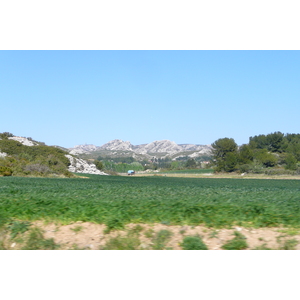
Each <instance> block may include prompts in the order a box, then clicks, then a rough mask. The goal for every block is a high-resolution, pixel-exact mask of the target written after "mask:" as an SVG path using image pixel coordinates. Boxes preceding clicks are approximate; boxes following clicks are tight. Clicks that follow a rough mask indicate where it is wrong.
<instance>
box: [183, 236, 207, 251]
mask: <svg viewBox="0 0 300 300" xmlns="http://www.w3.org/2000/svg"><path fill="white" fill-rule="evenodd" d="M181 247H182V248H183V250H208V248H207V246H206V245H205V244H204V242H203V241H202V239H201V237H200V236H198V235H195V236H186V237H185V238H184V239H183V241H182V243H181Z"/></svg>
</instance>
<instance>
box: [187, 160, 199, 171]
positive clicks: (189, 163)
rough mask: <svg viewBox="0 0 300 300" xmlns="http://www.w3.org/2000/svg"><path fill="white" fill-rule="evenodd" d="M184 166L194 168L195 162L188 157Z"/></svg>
mask: <svg viewBox="0 0 300 300" xmlns="http://www.w3.org/2000/svg"><path fill="white" fill-rule="evenodd" d="M185 167H186V168H189V169H195V168H196V167H197V163H196V161H195V160H194V159H193V158H190V159H188V161H187V162H186V164H185Z"/></svg>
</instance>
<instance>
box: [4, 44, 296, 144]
mask: <svg viewBox="0 0 300 300" xmlns="http://www.w3.org/2000/svg"><path fill="white" fill-rule="evenodd" d="M0 66H1V68H0V90H1V111H2V113H1V119H0V125H1V126H0V128H1V129H0V132H6V131H7V132H11V133H13V134H14V135H17V136H24V137H32V138H33V139H34V140H38V141H42V142H45V143H46V144H47V145H60V146H63V147H67V148H70V147H73V146H75V145H79V144H94V145H97V146H101V145H103V144H104V143H107V142H108V141H111V140H114V139H121V140H124V141H130V142H131V143H132V144H134V145H138V144H143V143H150V142H152V141H155V140H164V139H168V140H171V141H174V142H176V143H178V144H185V143H191V144H211V143H213V142H214V141H215V140H217V139H219V138H224V137H229V138H233V139H234V140H235V141H236V142H237V143H238V144H239V145H240V144H243V143H247V142H248V141H249V137H250V136H254V135H258V134H268V133H271V132H275V131H281V132H283V133H299V132H300V131H299V121H298V120H299V111H300V85H299V82H300V52H299V51H204V50H199V51H180V50H179V51H175V50H173V51H167V50H166V51H154V50H150V51H139V50H137V51H120V50H118V51H105V50H99V51H0Z"/></svg>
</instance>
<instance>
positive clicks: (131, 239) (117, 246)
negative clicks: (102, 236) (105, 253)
mask: <svg viewBox="0 0 300 300" xmlns="http://www.w3.org/2000/svg"><path fill="white" fill-rule="evenodd" d="M139 245H140V240H139V239H138V237H137V236H135V235H134V236H129V235H128V234H127V236H124V237H122V236H120V235H118V236H116V237H114V238H111V239H110V240H109V241H108V242H107V243H106V244H105V246H104V247H102V248H100V250H137V249H138V247H139Z"/></svg>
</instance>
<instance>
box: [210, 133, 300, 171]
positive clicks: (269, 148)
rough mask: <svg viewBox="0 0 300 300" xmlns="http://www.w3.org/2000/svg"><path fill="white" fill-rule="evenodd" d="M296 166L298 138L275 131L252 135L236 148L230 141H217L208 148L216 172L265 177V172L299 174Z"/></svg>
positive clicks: (299, 165)
mask: <svg viewBox="0 0 300 300" xmlns="http://www.w3.org/2000/svg"><path fill="white" fill-rule="evenodd" d="M299 162H300V134H294V133H292V134H290V133H287V134H283V133H281V132H280V131H277V132H274V133H270V134H267V135H264V134H261V135H256V136H253V137H250V138H249V143H248V144H243V145H242V146H240V147H239V146H238V145H237V144H236V142H235V140H234V139H233V138H221V139H218V140H216V141H215V142H214V143H213V144H212V163H213V165H214V168H215V171H216V172H234V171H240V172H243V173H244V172H253V173H266V170H270V169H273V170H274V169H277V172H279V173H280V170H289V171H293V172H294V173H299V174H300V164H299ZM269 172H271V171H269ZM281 172H282V173H284V172H283V171H281Z"/></svg>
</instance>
